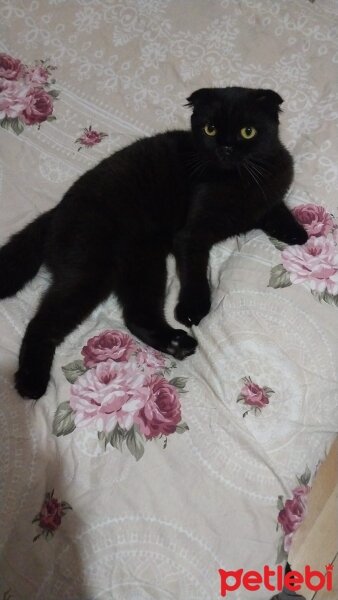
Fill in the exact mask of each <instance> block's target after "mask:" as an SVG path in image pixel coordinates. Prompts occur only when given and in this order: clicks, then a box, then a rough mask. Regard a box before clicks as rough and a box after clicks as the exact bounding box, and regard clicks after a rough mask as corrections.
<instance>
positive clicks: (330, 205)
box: [0, 0, 338, 600]
mask: <svg viewBox="0 0 338 600" xmlns="http://www.w3.org/2000/svg"><path fill="white" fill-rule="evenodd" d="M0 21H1V23H2V28H3V35H2V40H1V45H0V51H1V53H2V54H1V60H0V76H1V98H0V121H1V126H2V128H1V139H2V144H1V163H0V203H1V219H0V242H1V243H3V242H5V240H6V239H7V238H8V236H9V235H11V234H12V233H14V232H15V231H17V230H18V229H19V228H21V227H22V226H24V225H25V224H26V223H28V222H29V221H30V220H32V219H33V218H34V217H35V216H36V215H38V214H40V213H41V212H43V211H45V210H47V209H49V208H51V207H52V206H54V205H55V204H56V203H57V202H58V201H59V199H60V198H61V196H62V194H63V193H64V192H65V191H66V190H67V188H68V187H69V186H70V184H71V183H72V182H73V181H74V180H75V179H76V178H77V177H78V176H79V175H80V174H81V173H83V172H84V171H86V170H87V169H88V168H89V167H91V166H92V165H94V164H95V163H97V162H98V161H99V160H101V159H102V158H103V157H105V156H106V155H108V154H109V153H111V152H114V151H115V150H116V149H118V148H120V147H122V146H124V145H126V144H128V143H130V142H131V141H133V140H135V139H136V138H139V137H142V136H147V135H150V134H152V133H153V132H157V131H162V130H165V129H167V128H169V129H170V128H187V127H188V126H189V110H188V109H187V108H186V107H184V104H185V102H186V100H185V99H186V97H187V96H188V95H189V94H190V93H191V92H192V91H193V90H195V89H198V88H200V87H208V86H228V85H243V86H246V87H263V88H272V89H274V90H276V91H277V92H278V93H280V94H281V95H282V97H283V98H284V100H285V103H284V105H283V114H282V117H281V122H282V124H281V136H282V139H283V141H284V142H285V144H286V145H287V147H288V148H289V149H290V151H291V152H292V154H293V156H294V158H295V181H294V184H293V186H292V189H291V190H290V193H289V196H288V204H289V206H290V207H291V208H292V210H293V211H294V214H295V216H296V218H297V219H298V220H299V221H300V222H301V223H303V225H304V226H305V227H306V228H307V230H308V232H309V234H310V236H311V237H310V240H309V241H308V242H307V244H306V245H305V246H304V247H287V246H285V245H281V244H279V243H278V242H276V241H275V240H272V239H269V238H268V237H267V236H266V235H265V234H263V233H262V232H260V231H253V232H251V233H250V234H248V235H246V236H242V237H239V238H238V239H231V240H228V241H226V242H224V243H221V244H219V245H217V246H215V247H214V248H213V250H212V253H211V258H210V280H211V282H212V288H213V295H212V309H211V312H210V314H209V315H208V316H207V317H206V318H205V319H203V321H202V322H201V323H200V325H199V326H198V327H194V328H193V334H194V335H195V337H196V339H197V340H198V343H199V346H198V351H197V352H196V354H195V355H194V356H192V357H189V358H187V359H186V360H184V361H182V362H175V361H173V360H171V359H170V357H166V356H164V355H160V354H158V353H154V352H152V351H151V349H149V348H147V347H145V346H144V345H142V344H140V343H139V342H138V340H136V339H135V338H132V336H131V335H130V334H129V332H128V331H127V330H126V328H125V326H124V324H123V321H122V319H121V312H120V309H119V306H118V304H117V302H116V299H115V298H114V297H113V296H111V297H110V298H109V299H108V300H107V301H106V302H105V303H104V304H101V305H100V306H99V307H98V308H97V309H96V310H95V311H94V312H93V313H92V315H91V316H90V317H89V318H88V319H87V320H86V321H85V322H83V323H82V324H81V325H80V327H78V329H77V330H76V331H74V332H73V333H72V334H71V335H70V336H69V337H68V338H67V339H66V340H65V342H64V343H63V344H62V345H61V346H60V347H59V349H58V351H57V354H56V357H55V361H54V365H53V370H52V379H51V383H50V386H49V388H48V391H47V394H46V395H45V396H44V397H43V398H42V399H40V400H39V401H38V402H36V403H34V402H31V401H28V402H27V401H23V400H22V399H21V398H19V396H18V395H17V393H16V391H15V389H14V385H13V375H14V372H15V370H16V365H17V356H18V351H19V346H20V341H21V339H22V336H23V332H24V330H25V327H26V325H27V323H28V321H29V320H30V318H31V316H32V314H33V312H34V309H35V308H36V306H37V303H38V300H39V297H40V296H41V293H42V292H43V290H45V289H46V287H47V285H48V278H49V275H48V273H47V272H46V270H44V269H41V270H40V272H39V274H38V276H37V277H36V278H35V279H34V280H33V281H31V282H30V283H29V284H28V285H27V286H26V287H25V288H24V289H23V290H22V291H21V292H20V293H19V294H18V295H17V296H16V297H14V298H9V299H5V300H3V301H1V302H0V386H1V388H0V393H1V404H0V415H1V418H0V430H1V433H0V440H1V453H0V461H1V473H2V477H1V483H0V490H1V502H0V507H1V508H0V510H1V514H2V516H1V523H0V531H1V534H0V542H1V567H0V573H1V577H0V598H1V599H3V600H9V599H11V600H28V599H29V600H33V599H34V600H59V599H62V600H94V599H99V598H100V599H102V600H106V599H111V600H150V599H152V600H155V599H156V600H166V599H168V600H169V599H175V600H177V599H179V600H188V599H191V600H192V599H193V600H211V599H216V598H219V597H221V593H223V596H224V593H225V592H226V597H227V598H233V599H235V600H247V599H249V598H250V599H254V598H257V599H259V600H268V599H270V598H271V596H272V595H273V593H274V591H271V587H270V589H267V587H266V585H264V583H261V584H259V585H258V588H257V586H256V588H251V590H254V589H255V591H251V590H250V589H249V588H250V585H249V584H248V585H244V584H243V581H242V580H241V582H239V584H238V586H237V587H236V580H234V579H231V578H228V579H227V580H226V581H227V584H226V586H225V584H224V572H225V571H226V572H228V571H236V572H237V575H238V570H240V569H243V573H242V574H243V575H244V574H245V573H247V572H248V571H254V572H256V573H258V574H262V573H263V571H264V566H269V567H270V568H271V569H274V570H276V569H277V565H281V566H282V567H284V565H285V562H286V561H287V558H288V554H289V552H290V548H291V547H292V539H293V536H294V533H295V531H296V530H297V529H298V528H299V526H300V524H301V522H302V520H303V519H304V517H305V514H306V504H307V498H308V495H309V492H310V489H311V486H312V482H313V480H314V478H315V475H316V472H317V469H318V467H319V465H320V464H321V462H322V461H323V460H324V458H325V456H326V454H327V452H328V451H329V448H330V446H331V444H332V442H333V441H334V439H335V437H336V436H337V431H338V402H337V400H338V398H337V396H338V394H337V372H338V371H337V357H338V352H337V350H338V326H337V325H338V248H337V244H338V229H337V226H338V203H337V190H338V156H337V154H338V143H337V124H338V87H337V66H338V43H337V40H338V35H337V32H338V4H337V2H336V1H335V0H322V1H321V2H319V1H318V2H314V3H311V2H309V1H307V0H294V1H293V2H292V3H291V2H287V1H286V0H285V1H282V2H278V1H272V0H268V1H267V2H263V1H260V0H242V1H241V2H231V1H230V0H217V1H216V0H209V1H208V2H203V1H202V0H198V1H197V2H188V1H187V2H179V0H124V1H122V0H121V1H119V0H72V1H70V2H67V1H66V0H34V1H33V0H32V1H30V2H24V1H19V0H1V2H0ZM22 260H24V256H23V257H22ZM177 293H178V280H177V276H176V274H175V264H174V261H173V259H172V258H171V257H169V259H168V287H167V305H166V311H167V315H168V320H169V321H170V322H171V323H172V324H175V321H174V319H173V308H174V306H175V301H176V298H177ZM107 365H108V366H109V368H114V369H116V370H118V372H119V373H120V375H121V377H122V379H123V378H125V379H123V381H124V383H123V385H124V386H128V385H129V388H128V393H129V397H131V398H134V397H136V396H137V394H138V390H139V387H140V386H142V385H145V383H144V381H145V379H147V378H148V379H147V382H148V383H147V385H149V386H153V387H152V390H153V391H154V390H155V387H156V386H157V387H156V390H157V391H158V393H159V397H160V401H159V403H158V405H157V406H156V407H155V408H156V409H157V411H159V413H160V417H163V419H162V421H161V419H160V421H156V423H155V420H156V419H155V417H154V416H150V417H149V422H148V425H149V423H150V425H149V427H148V429H146V428H143V429H142V427H140V426H137V423H139V421H138V418H139V412H137V410H138V408H137V407H136V405H133V406H134V407H133V406H131V405H130V407H129V412H128V411H126V412H125V413H124V416H123V418H122V417H121V418H119V419H117V417H116V416H115V417H116V418H115V420H114V419H113V421H111V420H110V421H109V419H108V416H107V414H106V413H104V411H101V412H100V411H99V410H96V411H95V410H92V409H91V410H89V408H88V402H90V401H89V400H88V398H89V397H91V396H90V394H92V391H93V389H94V388H95V385H101V388H100V393H101V396H100V397H101V398H104V388H103V387H102V386H103V385H104V383H103V379H102V378H101V379H100V377H101V376H100V372H101V371H102V369H103V370H104V369H106V368H108V367H107ZM127 379H128V383H126V381H127ZM149 381H150V383H149ZM121 385H122V384H121ZM95 389H97V388H95ZM102 390H103V391H102ZM102 394H103V395H102ZM133 394H134V396H133ZM100 402H101V401H100ZM102 402H103V401H102ZM154 402H155V401H154ZM153 408H154V407H153ZM155 408H154V410H155ZM152 415H153V413H152ZM220 570H221V572H219V571H220ZM222 572H223V584H222ZM322 572H323V573H324V574H325V573H326V576H327V570H326V571H325V565H322ZM273 581H274V582H275V580H273ZM222 585H223V588H222ZM273 585H277V584H276V582H275V583H273ZM231 588H232V591H231ZM275 593H278V592H277V591H276V592H275Z"/></svg>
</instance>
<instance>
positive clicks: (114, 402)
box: [70, 360, 149, 432]
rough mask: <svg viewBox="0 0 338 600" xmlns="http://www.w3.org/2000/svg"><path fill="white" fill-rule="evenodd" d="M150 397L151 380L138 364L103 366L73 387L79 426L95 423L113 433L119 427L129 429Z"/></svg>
mask: <svg viewBox="0 0 338 600" xmlns="http://www.w3.org/2000/svg"><path fill="white" fill-rule="evenodd" d="M148 396H149V388H148V384H147V378H146V375H145V374H144V373H142V372H141V371H139V370H138V369H137V366H136V365H134V364H130V365H129V364H127V363H124V364H117V363H116V362H114V361H112V360H109V361H107V362H105V363H99V364H98V365H96V367H94V368H93V369H90V370H88V371H87V372H86V373H84V374H83V375H81V376H80V377H79V378H78V379H77V381H76V382H75V383H74V384H73V385H72V387H71V395H70V407H71V409H72V410H73V411H74V413H75V418H74V423H75V426H76V427H86V426H87V425H88V424H92V425H94V426H95V427H96V429H97V430H98V431H106V432H109V431H112V430H113V429H114V427H115V425H117V424H119V425H120V426H121V427H122V428H123V429H126V430H129V429H130V428H131V427H132V425H133V423H134V417H135V415H136V414H137V413H138V412H139V410H140V408H142V407H143V406H144V405H145V403H146V401H147V399H148Z"/></svg>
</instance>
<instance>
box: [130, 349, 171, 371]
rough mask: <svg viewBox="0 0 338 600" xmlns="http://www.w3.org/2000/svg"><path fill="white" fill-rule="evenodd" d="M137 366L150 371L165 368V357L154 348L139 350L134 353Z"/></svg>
mask: <svg viewBox="0 0 338 600" xmlns="http://www.w3.org/2000/svg"><path fill="white" fill-rule="evenodd" d="M135 357H136V360H137V364H138V365H139V366H140V367H142V366H144V367H149V368H152V369H163V368H164V367H165V356H164V355H163V354H162V353H161V352H159V351H158V350H155V349H154V348H150V347H147V348H139V349H138V350H137V352H136V355H135Z"/></svg>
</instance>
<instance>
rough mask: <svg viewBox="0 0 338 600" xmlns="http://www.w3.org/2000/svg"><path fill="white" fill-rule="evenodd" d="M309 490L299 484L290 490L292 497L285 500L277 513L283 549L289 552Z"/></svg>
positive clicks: (304, 510) (303, 513) (305, 505)
mask: <svg viewBox="0 0 338 600" xmlns="http://www.w3.org/2000/svg"><path fill="white" fill-rule="evenodd" d="M309 491H310V487H309V486H308V485H300V486H298V487H296V488H295V489H294V490H292V494H293V497H292V499H289V500H286V502H285V504H284V508H283V509H282V510H281V511H280V512H279V514H278V523H279V524H280V525H281V526H282V529H283V533H284V535H285V537H284V550H285V552H289V550H290V547H291V542H292V538H293V534H294V533H295V531H296V530H297V529H298V527H299V526H300V524H301V523H302V521H303V520H304V517H305V515H306V508H307V498H308V494H309Z"/></svg>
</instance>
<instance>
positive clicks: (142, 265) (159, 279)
mask: <svg viewBox="0 0 338 600" xmlns="http://www.w3.org/2000/svg"><path fill="white" fill-rule="evenodd" d="M281 103H282V98H281V97H280V96H279V95H278V94H277V93H275V92H273V91H271V90H254V89H245V88H239V87H233V88H224V89H217V88H216V89H201V90H197V91H196V92H194V93H193V94H192V95H191V96H190V97H189V98H188V105H189V106H191V107H192V108H193V114H192V118H191V125H192V130H191V131H168V132H166V133H162V134H158V135H155V136H153V137H150V138H145V139H141V140H139V141H136V142H135V143H133V144H131V145H130V146H128V147H126V148H123V149H122V150H119V151H118V152H116V153H115V154H113V155H112V156H110V157H108V158H106V159H105V160H103V161H102V162H101V163H99V164H98V165H97V166H96V167H94V168H93V169H91V170H90V171H88V172H86V173H85V174H84V175H82V176H81V177H80V178H79V179H78V180H77V181H76V182H75V183H74V184H73V185H72V187H71V188H70V189H69V190H68V192H67V193H66V194H65V196H64V197H63V199H62V201H61V202H60V203H59V204H58V205H57V206H56V207H55V208H53V209H52V210H50V211H49V212H47V213H44V214H42V215H40V216H39V217H38V218H37V219H36V220H35V221H33V222H32V223H30V224H29V225H28V226H27V227H25V228H24V229H23V230H22V231H21V232H19V233H17V234H16V235H14V236H13V237H12V238H11V239H10V241H9V242H8V243H7V244H6V245H5V246H4V247H3V248H1V250H0V298H5V297H7V296H11V295H13V294H15V293H16V292H17V291H18V290H19V289H20V288H22V286H23V285H24V284H25V283H26V282H27V281H29V280H30V279H31V278H32V277H34V276H35V274H36V273H37V271H38V269H39V267H40V265H41V264H42V263H45V265H46V266H47V268H48V269H49V271H50V272H51V274H52V283H51V285H50V287H49V289H48V290H47V292H46V294H45V296H44V297H43V299H42V301H41V304H40V306H39V309H38V311H37V313H36V315H35V316H34V318H33V319H32V321H31V322H30V323H29V325H28V327H27V330H26V333H25V336H24V339H23V342H22V346H21V350H20V357H19V369H18V371H17V373H16V378H15V379H16V389H17V390H18V392H19V394H20V395H21V396H23V397H28V398H40V396H42V395H43V394H44V393H45V391H46V388H47V384H48V380H49V374H50V369H51V365H52V361H53V356H54V352H55V348H56V346H57V345H58V344H60V342H62V340H63V339H64V338H65V336H67V335H68V334H69V333H70V332H71V331H72V330H73V329H74V328H75V327H76V326H77V325H78V324H79V323H80V322H81V321H82V320H83V319H84V318H85V317H86V316H87V315H88V314H89V313H90V312H91V311H92V310H93V309H94V308H95V306H96V305H97V304H99V303H100V302H101V301H102V300H104V299H105V298H106V297H107V296H108V295H109V294H110V293H111V292H115V294H116V295H117V297H118V299H119V302H120V303H121V305H122V307H123V315H124V319H125V323H126V325H127V327H128V328H129V329H130V331H131V332H132V333H133V334H135V335H136V336H137V337H138V338H140V339H141V340H143V341H144V342H146V343H147V344H149V345H151V346H153V347H154V348H157V349H159V350H162V351H163V352H166V353H169V354H172V355H173V356H175V357H176V358H178V359H182V358H184V357H185V356H188V355H189V354H192V353H193V352H194V350H195V347H196V341H195V340H194V339H193V338H192V337H191V336H189V335H188V334H187V333H186V332H185V331H183V330H181V329H173V328H172V327H170V326H169V325H168V324H167V323H166V321H165V318H164V309H163V307H164V297H165V285H166V256H167V255H168V253H170V252H172V253H173V254H174V256H175V258H176V263H177V270H178V274H179V278H180V283H181V290H180V295H179V301H178V304H177V306H176V312H175V314H176V318H177V319H178V320H179V321H180V322H181V323H184V325H186V326H188V327H189V326H191V325H192V324H194V325H197V324H198V323H199V321H200V320H201V319H202V318H203V317H204V316H205V315H206V314H207V313H208V311H209V309H210V290H209V284H208V280H207V265H208V256H209V250H210V248H211V246H212V245H213V244H215V243H216V242H219V241H221V240H225V239H226V238H228V237H230V236H234V235H238V234H241V233H244V232H247V231H249V230H250V229H253V228H260V229H262V230H263V231H265V232H266V233H267V234H268V235H270V236H274V237H275V238H278V239H279V240H282V241H284V242H286V243H288V244H303V243H304V242H305V241H306V240H307V234H306V232H305V231H304V229H303V228H302V227H301V226H300V225H299V224H298V223H297V222H296V221H295V219H294V217H293V216H292V214H291V213H290V212H289V210H288V209H287V208H286V206H285V204H284V203H283V198H284V196H285V194H286V192H287V190H288V188H289V186H290V184H291V181H292V177H293V165H292V158H291V156H290V154H289V152H288V151H287V150H286V149H285V148H284V146H283V145H282V144H281V142H280V141H279V138H278V122H279V120H278V113H279V111H280V108H279V107H280V104H281Z"/></svg>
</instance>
